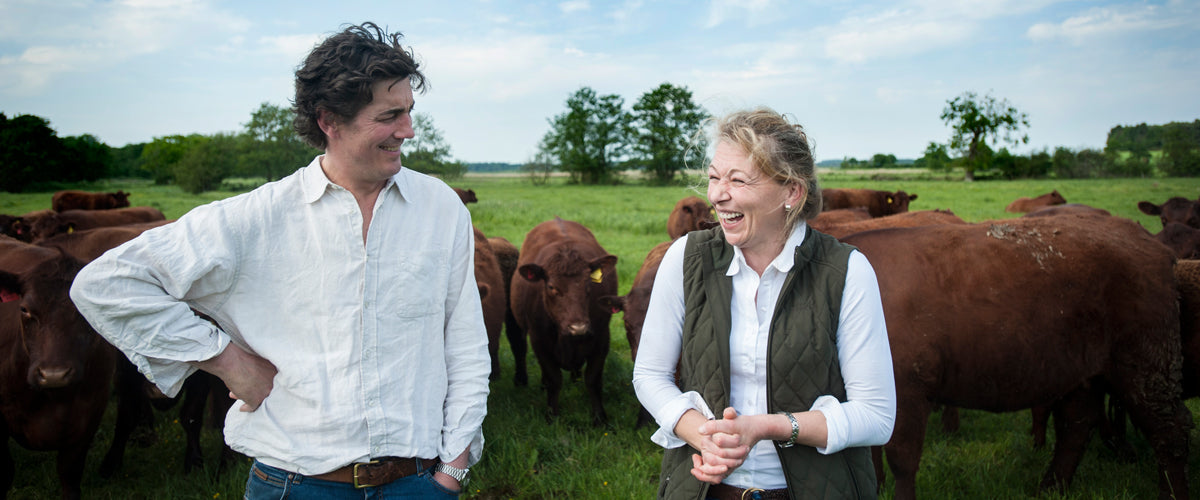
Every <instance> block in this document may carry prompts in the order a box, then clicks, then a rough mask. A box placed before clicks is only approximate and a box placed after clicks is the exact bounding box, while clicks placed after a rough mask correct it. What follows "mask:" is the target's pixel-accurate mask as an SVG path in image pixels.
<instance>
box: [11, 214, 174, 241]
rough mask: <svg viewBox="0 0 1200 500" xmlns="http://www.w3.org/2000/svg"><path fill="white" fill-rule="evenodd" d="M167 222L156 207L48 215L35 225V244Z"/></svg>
mask: <svg viewBox="0 0 1200 500" xmlns="http://www.w3.org/2000/svg"><path fill="white" fill-rule="evenodd" d="M161 220H166V217H164V216H163V213H162V211H160V210H159V209H157V208H154V207H129V208H112V209H108V210H67V211H66V212H59V213H56V214H47V215H45V216H43V217H41V218H39V219H38V221H37V222H36V223H34V225H33V239H32V241H33V242H34V243H37V242H39V241H41V240H44V239H46V238H49V237H51V236H54V235H56V234H64V233H69V232H72V231H82V230H84V229H92V228H96V227H108V226H120V225H124V224H137V223H140V222H154V221H161Z"/></svg>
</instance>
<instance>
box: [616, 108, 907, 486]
mask: <svg viewBox="0 0 1200 500" xmlns="http://www.w3.org/2000/svg"><path fill="white" fill-rule="evenodd" d="M714 132H715V134H714V135H715V137H714V138H713V142H714V143H715V144H716V150H715V152H714V154H713V159H712V163H711V164H710V165H709V167H708V199H709V201H710V202H711V203H712V205H713V208H714V209H715V210H716V213H717V219H718V220H719V221H720V226H719V227H717V228H713V229H710V230H707V231H695V232H692V233H689V234H688V235H686V236H684V237H682V238H680V239H679V240H677V241H675V243H673V244H672V245H671V248H670V249H669V250H668V251H667V254H666V255H665V256H664V257H663V261H662V264H661V265H660V267H659V269H658V275H657V277H656V279H655V282H654V291H653V293H652V295H651V299H650V308H649V310H648V311H647V314H646V322H645V325H644V326H643V329H642V332H643V334H642V340H641V344H640V346H639V350H638V359H637V363H636V364H635V366H634V372H633V383H634V388H635V390H636V391H637V395H638V399H639V400H640V401H641V403H642V405H644V406H645V407H646V408H647V409H648V410H649V411H650V413H651V414H653V415H654V418H655V420H657V422H658V424H659V426H660V428H659V430H658V431H657V432H655V434H654V436H652V438H651V439H652V440H653V441H654V442H655V443H658V444H659V445H662V446H663V447H664V448H667V450H666V453H665V455H664V457H663V468H662V476H661V478H660V487H659V498H671V499H674V498H688V499H703V498H714V499H725V498H739V499H740V498H793V499H798V498H814V497H826V498H846V497H858V498H874V497H875V496H876V486H875V472H874V468H873V466H872V463H871V457H870V450H869V448H868V447H869V446H874V445H882V444H884V443H885V442H887V440H888V439H889V438H890V437H891V433H892V425H893V423H894V421H895V416H896V388H895V381H894V379H893V375H892V358H891V351H890V349H889V348H888V339H887V328H886V326H885V324H884V317H883V305H882V302H881V300H880V297H879V285H878V282H877V281H876V279H875V271H874V269H872V268H871V264H870V263H868V262H867V259H866V257H865V256H863V255H862V254H861V253H859V252H858V251H857V250H855V249H854V248H853V247H849V246H847V245H843V244H841V243H839V242H838V241H837V240H835V239H833V238H832V237H830V236H827V235H824V234H821V233H818V232H816V231H813V230H811V229H809V228H808V226H807V224H806V222H805V221H806V220H807V219H808V218H810V217H813V216H815V215H816V214H817V213H819V212H820V210H821V198H820V197H821V190H820V189H819V188H818V187H817V179H816V173H815V169H814V165H813V158H812V152H811V151H810V149H809V145H808V137H807V136H806V135H805V134H804V131H803V129H802V128H801V127H800V126H799V125H794V124H791V123H789V122H788V121H787V119H786V118H784V117H783V116H781V115H779V114H778V113H776V112H774V111H771V110H769V109H756V110H752V111H741V112H736V113H733V114H731V115H729V116H726V117H724V118H722V119H720V120H718V121H717V122H716V127H715V131H714ZM677 366H678V368H677ZM677 370H678V374H677V373H676V371H677ZM677 375H678V382H677V381H676V380H677V378H676V377H677ZM715 412H719V414H718V413H715ZM685 445H686V446H685ZM743 495H745V496H744V497H743Z"/></svg>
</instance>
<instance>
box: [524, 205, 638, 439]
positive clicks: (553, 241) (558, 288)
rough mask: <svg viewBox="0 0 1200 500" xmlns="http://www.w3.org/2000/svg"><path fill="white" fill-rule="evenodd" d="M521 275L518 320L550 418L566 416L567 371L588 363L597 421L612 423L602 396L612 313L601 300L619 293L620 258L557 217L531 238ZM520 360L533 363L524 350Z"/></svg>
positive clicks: (528, 236) (527, 238) (590, 395)
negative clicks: (562, 401)
mask: <svg viewBox="0 0 1200 500" xmlns="http://www.w3.org/2000/svg"><path fill="white" fill-rule="evenodd" d="M517 275H519V276H520V279H518V278H515V277H514V278H513V280H512V295H511V299H510V300H511V301H512V309H513V316H514V317H515V318H516V322H517V325H518V327H519V328H520V329H521V331H523V332H525V333H527V334H528V335H529V341H530V343H531V344H532V345H533V354H534V356H536V357H537V360H538V364H539V365H541V368H542V384H543V385H544V386H545V387H546V398H547V402H548V403H549V406H550V415H552V416H553V415H558V413H559V407H558V393H559V391H560V390H561V389H562V378H563V375H562V371H563V370H568V371H570V372H572V373H579V371H580V370H582V369H583V368H584V365H585V364H586V365H587V370H586V372H585V373H584V384H585V385H586V386H587V391H588V399H590V400H591V404H592V423H593V424H594V425H603V424H605V423H607V422H608V415H607V414H606V413H605V412H604V403H603V401H602V399H601V396H602V393H603V391H602V385H603V382H604V380H603V379H604V360H605V358H607V357H608V348H609V342H610V339H609V329H608V324H609V319H610V318H611V317H612V311H611V310H610V309H609V308H607V307H605V306H604V305H603V304H601V302H600V297H604V296H609V295H616V294H617V257H616V256H615V255H612V254H609V253H608V252H607V251H605V250H604V247H601V246H600V243H599V242H598V241H596V237H595V236H593V235H592V232H591V231H589V230H588V229H587V228H586V227H584V226H583V225H581V224H579V223H578V222H573V221H567V220H562V219H560V218H557V217H555V218H554V220H551V221H547V222H543V223H541V224H538V225H537V226H535V227H534V228H533V229H532V230H530V231H529V233H528V234H526V235H525V242H524V243H523V244H522V245H521V258H520V261H519V266H518V267H517ZM513 356H514V358H517V359H516V362H517V365H518V366H520V365H522V364H524V363H525V356H524V352H521V353H517V352H514V353H513Z"/></svg>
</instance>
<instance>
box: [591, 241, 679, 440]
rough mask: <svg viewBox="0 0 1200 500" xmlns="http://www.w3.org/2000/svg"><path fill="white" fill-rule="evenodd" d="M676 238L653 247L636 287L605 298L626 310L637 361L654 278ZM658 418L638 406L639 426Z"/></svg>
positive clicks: (612, 307) (632, 354) (631, 352)
mask: <svg viewBox="0 0 1200 500" xmlns="http://www.w3.org/2000/svg"><path fill="white" fill-rule="evenodd" d="M674 241H675V240H671V241H664V242H662V243H659V244H657V245H655V246H654V248H651V249H650V253H649V254H647V255H646V259H645V260H643V261H642V267H641V268H639V269H638V272H637V275H636V276H634V278H633V287H632V288H630V289H629V293H627V294H625V295H622V296H608V297H601V298H600V300H601V302H602V303H603V304H604V305H606V306H608V308H609V309H610V310H611V311H612V312H613V313H616V312H617V311H624V313H625V314H624V315H623V317H622V319H623V320H624V323H625V339H626V340H628V341H629V357H630V359H631V360H632V361H633V362H635V363H636V362H637V353H638V345H639V344H641V343H642V324H644V323H645V322H646V310H647V309H649V308H650V292H651V291H652V290H653V289H654V277H655V276H656V275H657V274H658V265H659V264H661V263H662V259H663V255H666V253H667V249H668V248H670V247H671V243H673V242H674ZM653 421H654V419H653V417H652V416H651V415H650V412H649V411H648V410H646V408H645V407H644V406H640V405H639V407H638V416H637V422H636V423H634V428H635V429H640V428H641V427H642V426H644V425H647V424H649V423H650V422H653Z"/></svg>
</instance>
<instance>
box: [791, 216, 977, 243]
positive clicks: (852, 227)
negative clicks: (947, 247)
mask: <svg viewBox="0 0 1200 500" xmlns="http://www.w3.org/2000/svg"><path fill="white" fill-rule="evenodd" d="M966 223H967V221H964V220H962V218H960V217H959V216H957V215H954V212H951V211H949V210H941V209H935V210H918V211H916V212H904V213H900V214H893V215H885V216H883V217H879V218H875V219H867V220H860V221H853V222H846V223H843V224H836V225H830V226H829V227H827V228H825V229H824V230H822V232H823V233H825V234H828V235H830V236H833V237H834V238H838V239H842V238H844V237H846V236H850V235H851V234H854V233H861V232H863V231H870V230H873V229H883V228H888V227H918V226H932V225H935V224H966ZM814 229H816V228H815V227H814Z"/></svg>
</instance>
